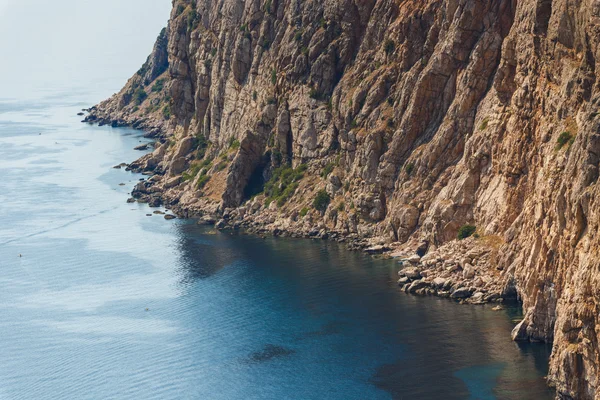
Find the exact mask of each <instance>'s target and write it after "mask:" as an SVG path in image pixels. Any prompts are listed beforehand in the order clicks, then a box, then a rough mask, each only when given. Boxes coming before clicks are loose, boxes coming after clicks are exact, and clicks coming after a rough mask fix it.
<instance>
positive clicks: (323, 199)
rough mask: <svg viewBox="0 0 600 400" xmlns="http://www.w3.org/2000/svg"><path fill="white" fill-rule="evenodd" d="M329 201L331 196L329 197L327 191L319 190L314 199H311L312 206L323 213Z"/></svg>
mask: <svg viewBox="0 0 600 400" xmlns="http://www.w3.org/2000/svg"><path fill="white" fill-rule="evenodd" d="M330 202H331V197H329V194H328V193H327V191H325V190H319V192H318V193H317V196H316V197H315V199H314V201H313V207H314V208H315V210H317V211H319V212H321V214H324V213H325V211H326V210H327V207H329V203H330Z"/></svg>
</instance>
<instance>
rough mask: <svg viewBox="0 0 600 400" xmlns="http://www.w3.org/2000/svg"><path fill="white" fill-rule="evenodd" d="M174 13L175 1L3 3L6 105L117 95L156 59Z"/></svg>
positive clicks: (0, 85)
mask: <svg viewBox="0 0 600 400" xmlns="http://www.w3.org/2000/svg"><path fill="white" fill-rule="evenodd" d="M170 9H171V1H170V0H125V1H123V0H104V1H102V2H99V1H92V0H59V1H55V2H46V1H41V0H0V37H1V38H2V39H1V40H0V54H3V55H4V56H5V57H4V59H5V62H4V63H2V64H0V98H4V99H6V98H27V97H31V96H35V94H36V93H39V92H50V93H51V92H52V91H59V90H65V89H75V88H78V89H81V90H85V91H89V92H90V93H94V95H95V96H100V97H105V96H109V95H111V94H112V93H114V92H116V91H118V90H119V89H120V88H121V87H122V86H123V84H125V82H126V80H127V79H128V78H129V77H131V75H133V74H134V73H135V71H137V69H138V68H139V67H140V66H141V65H142V63H143V62H144V61H145V59H146V57H147V56H148V55H149V54H150V52H151V50H152V46H153V44H154V41H155V40H156V37H157V36H158V34H159V33H160V30H161V29H162V28H163V27H164V26H166V24H167V21H168V18H169V12H170ZM98 100H100V99H98Z"/></svg>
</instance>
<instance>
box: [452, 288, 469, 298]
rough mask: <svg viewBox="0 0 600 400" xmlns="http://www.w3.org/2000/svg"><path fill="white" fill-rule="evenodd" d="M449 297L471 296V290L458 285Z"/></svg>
mask: <svg viewBox="0 0 600 400" xmlns="http://www.w3.org/2000/svg"><path fill="white" fill-rule="evenodd" d="M450 297H451V298H453V299H466V298H469V297H471V290H470V289H469V288H466V287H460V288H458V289H456V290H455V291H453V292H452V294H451V295H450Z"/></svg>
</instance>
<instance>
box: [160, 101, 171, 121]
mask: <svg viewBox="0 0 600 400" xmlns="http://www.w3.org/2000/svg"><path fill="white" fill-rule="evenodd" d="M162 115H163V118H164V119H171V106H170V105H168V104H167V105H166V106H164V107H163V109H162Z"/></svg>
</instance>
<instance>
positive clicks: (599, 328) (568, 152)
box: [87, 0, 600, 400]
mask: <svg viewBox="0 0 600 400" xmlns="http://www.w3.org/2000/svg"><path fill="white" fill-rule="evenodd" d="M599 40H600V3H598V1H597V0H423V1H408V0H406V1H398V0H360V1H359V0H321V1H314V0H303V1H297V0H261V1H258V0H244V1H240V0H196V1H188V0H174V6H173V11H172V14H171V19H170V22H169V26H168V28H166V29H165V30H164V31H163V32H162V33H161V35H160V36H159V39H158V41H157V44H156V46H155V49H154V52H153V54H152V55H151V56H150V57H149V59H148V61H147V62H146V64H144V66H143V67H142V68H141V69H140V71H138V73H137V74H136V75H135V76H134V77H132V78H131V79H130V80H129V82H128V83H127V85H126V86H125V87H124V88H123V90H121V92H120V93H118V94H116V95H114V96H113V97H112V98H110V99H109V100H106V101H104V102H102V103H100V104H99V105H98V106H96V107H93V108H92V109H91V112H90V115H89V116H88V117H87V120H88V121H89V122H98V123H102V124H112V125H113V126H121V125H131V126H134V127H137V128H140V129H145V130H147V131H148V132H149V134H150V135H152V136H154V137H157V139H158V143H157V145H158V147H157V148H156V149H155V150H154V152H153V153H151V154H149V155H146V156H144V157H143V158H142V159H140V160H138V161H137V162H135V163H133V164H132V165H131V167H132V168H134V169H139V170H143V171H151V172H152V173H154V174H155V176H154V177H153V178H152V179H149V180H148V181H144V182H143V183H141V184H140V185H138V187H137V188H136V191H135V193H134V195H135V194H137V196H138V197H140V198H142V199H145V200H146V201H148V199H151V200H152V202H154V204H156V203H157V202H158V203H164V204H168V205H170V206H171V207H172V208H173V209H174V210H175V211H176V212H177V213H178V214H179V215H181V216H192V215H205V216H208V217H207V218H208V219H210V220H214V221H219V224H221V226H227V225H231V226H234V227H239V226H245V227H251V228H252V227H254V228H255V229H261V230H264V231H269V232H273V233H276V234H282V233H285V232H288V233H289V232H291V233H292V234H294V235H301V236H310V237H328V238H334V239H335V238H345V239H347V240H351V241H352V243H354V244H356V245H359V246H363V247H371V248H374V246H381V247H376V248H377V249H393V250H394V251H396V252H404V253H406V254H414V253H415V252H416V253H419V254H420V255H421V256H425V257H428V256H429V257H430V258H431V259H432V260H434V264H431V266H430V267H428V269H429V270H431V276H429V275H428V276H427V277H424V278H423V279H422V280H419V281H418V282H421V283H418V284H415V282H417V280H411V279H410V278H406V279H407V281H406V282H405V284H409V286H408V287H407V289H406V290H409V291H414V292H419V291H427V290H434V289H435V290H437V291H440V290H442V291H444V290H445V289H444V288H447V289H450V286H448V285H446V281H443V282H442V280H440V279H451V280H452V281H454V282H455V283H457V282H459V281H461V282H468V283H469V286H468V287H455V286H456V285H454V286H452V292H451V293H450V295H451V296H454V297H455V298H457V299H458V298H466V297H469V298H472V297H475V296H474V295H475V292H474V290H476V289H477V287H476V286H473V285H472V284H473V282H475V281H474V280H477V279H478V278H479V279H480V280H481V282H478V284H479V285H481V286H480V287H481V288H483V289H487V290H488V293H489V295H491V294H492V293H495V292H496V291H497V290H496V289H498V288H499V289H500V291H501V292H505V293H508V292H509V291H510V292H512V293H515V294H516V295H518V297H519V298H520V299H521V300H522V302H523V307H524V311H525V319H524V320H523V321H522V322H521V323H520V324H519V325H518V326H517V327H516V329H515V331H514V332H513V336H514V338H515V339H518V340H542V341H552V342H553V343H554V347H553V353H552V359H551V366H550V374H549V381H550V383H551V384H552V385H554V386H556V388H557V393H558V396H559V397H560V398H563V399H583V400H587V399H596V400H597V399H600V382H599V379H600V351H599V348H598V336H599V335H600V321H599V319H600V314H599V313H600V309H599V302H600V254H598V253H599V250H600V235H599V233H598V228H599V223H600V212H599V210H600V206H599V205H598V204H596V201H600V186H599V184H598V177H599V166H600V114H599V113H598V111H597V107H598V106H600V90H599V85H598V83H599V82H598V78H597V75H598V74H597V71H598V68H599V67H598V66H597V64H596V57H598V56H600V53H599V52H600V45H599ZM217 216H218V218H217ZM465 225H472V226H474V227H476V230H477V235H478V236H479V238H478V239H476V238H472V239H469V240H468V241H464V242H461V244H460V245H461V246H462V245H467V244H470V245H471V246H472V248H473V249H475V250H476V252H477V254H478V255H479V254H481V255H486V256H485V257H483V256H481V257H479V259H478V261H477V263H476V265H474V264H471V263H465V264H469V265H464V264H463V265H461V266H460V268H461V270H460V271H459V270H453V271H450V270H448V268H452V267H453V266H452V265H450V264H449V262H448V263H447V264H448V265H445V266H444V254H443V250H444V249H446V248H451V247H452V246H455V244H453V243H456V242H453V241H454V240H455V239H456V237H457V233H458V232H459V230H460V228H461V227H463V226H465ZM486 248H487V250H486ZM465 253H469V250H468V249H467V250H465ZM431 254H437V255H436V256H431ZM436 257H437V258H436ZM457 262H458V263H461V262H462V260H458V261H457ZM438 270H440V271H442V270H443V271H445V272H444V274H446V275H445V276H442V275H443V274H441V273H436V272H435V271H438ZM419 273H421V272H419ZM437 278H440V279H438V280H436V279H437ZM491 278H493V279H492V280H490V281H486V280H489V279H491ZM423 282H425V283H427V285H425V284H424V283H423ZM432 288H433V289H432ZM477 290H479V289H477ZM482 293H483V292H482ZM487 295H488V294H482V295H477V297H476V299H485V296H487Z"/></svg>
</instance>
